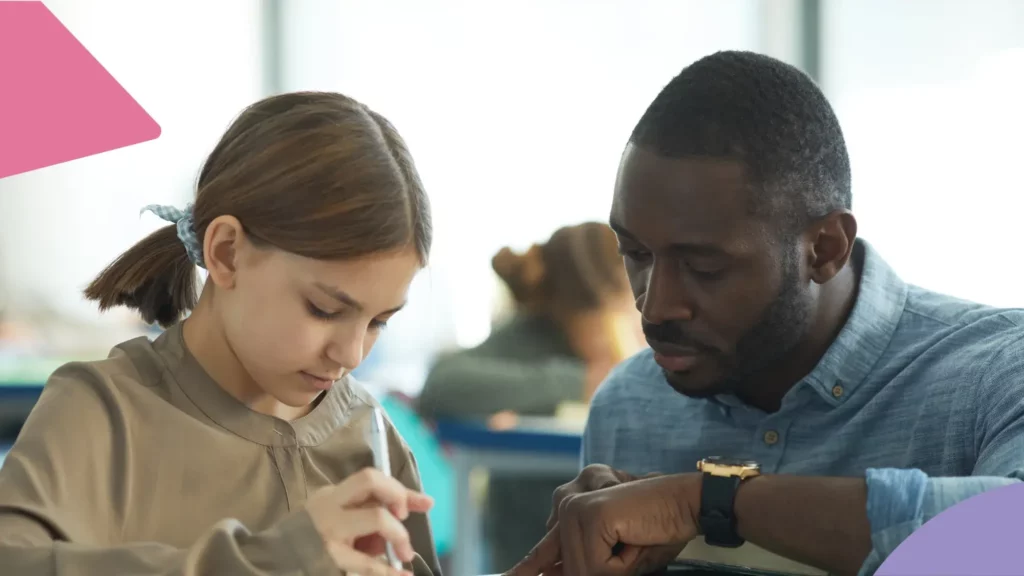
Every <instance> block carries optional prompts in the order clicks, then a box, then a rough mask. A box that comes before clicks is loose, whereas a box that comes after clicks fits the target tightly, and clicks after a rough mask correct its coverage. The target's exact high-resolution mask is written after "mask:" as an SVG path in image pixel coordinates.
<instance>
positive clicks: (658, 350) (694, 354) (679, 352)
mask: <svg viewBox="0 0 1024 576" xmlns="http://www.w3.org/2000/svg"><path fill="white" fill-rule="evenodd" d="M647 343H648V344H650V346H651V349H652V350H654V361H655V362H657V363H658V366H661V367H662V368H664V369H665V370H668V371H669V372H686V371H687V370H691V369H692V368H693V367H694V366H696V365H697V363H698V362H700V360H701V358H702V357H703V356H704V353H703V352H701V351H700V350H698V349H697V348H689V347H685V346H677V345H675V344H668V343H665V342H658V341H655V340H648V341H647Z"/></svg>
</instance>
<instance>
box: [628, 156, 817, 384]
mask: <svg viewBox="0 0 1024 576" xmlns="http://www.w3.org/2000/svg"><path fill="white" fill-rule="evenodd" d="M750 194H751V191H750V187H749V183H748V182H747V179H746V176H745V174H744V170H743V166H742V165H741V164H740V163H738V162H735V161H732V160H726V159H711V158H683V159H674V158H665V157H662V156H658V155H656V154H654V153H652V152H648V151H647V150H644V149H642V148H637V147H634V146H632V145H630V146H629V147H628V148H627V149H626V152H625V154H624V155H623V158H622V163H621V165H620V166H619V174H618V179H617V181H616V186H615V197H614V201H613V204H612V212H611V224H612V227H613V228H614V229H615V232H616V234H617V235H618V239H619V246H620V249H621V250H622V253H623V256H624V259H625V264H626V271H627V272H628V274H629V281H630V284H631V286H632V288H633V294H634V296H635V297H636V299H637V307H638V308H639V309H640V311H641V313H642V314H643V328H644V333H645V335H646V337H647V341H648V343H649V344H650V345H651V347H652V348H653V349H654V352H655V360H656V361H657V362H658V364H659V365H660V366H661V367H662V369H663V370H664V371H665V375H666V378H667V379H668V382H669V384H670V385H671V386H672V387H673V388H674V389H675V390H676V391H678V392H680V393H683V394H686V395H688V396H694V397H706V396H712V395H715V394H722V393H729V392H734V391H736V389H737V387H738V386H740V385H741V384H742V385H743V386H751V385H753V386H756V373H757V372H758V371H759V370H761V369H763V368H765V367H768V366H770V365H772V364H774V363H775V362H776V361H778V360H779V359H780V358H782V357H783V356H784V355H785V354H786V353H787V352H789V351H790V350H792V349H793V347H794V346H795V345H796V344H797V343H798V342H799V341H800V340H801V339H802V338H803V337H804V335H805V334H806V333H807V331H808V328H809V325H810V319H811V309H812V300H811V296H810V291H809V288H808V286H809V280H808V278H807V277H806V276H805V272H804V270H803V266H802V262H801V256H800V253H799V252H798V250H799V248H798V245H797V242H796V239H795V238H794V239H793V240H792V242H789V241H786V242H780V241H779V239H778V236H777V234H776V233H775V232H774V229H773V228H772V227H771V225H770V223H769V222H766V221H765V220H764V219H763V218H758V217H757V216H755V215H753V214H751V212H750V210H749V207H750V200H751V199H750Z"/></svg>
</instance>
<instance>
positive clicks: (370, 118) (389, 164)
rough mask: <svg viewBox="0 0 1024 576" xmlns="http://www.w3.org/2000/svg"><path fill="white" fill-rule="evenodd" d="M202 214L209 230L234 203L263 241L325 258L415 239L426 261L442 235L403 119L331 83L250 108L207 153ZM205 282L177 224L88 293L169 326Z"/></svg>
mask: <svg viewBox="0 0 1024 576" xmlns="http://www.w3.org/2000/svg"><path fill="white" fill-rule="evenodd" d="M192 215H193V219H194V228H195V232H196V236H197V237H198V238H199V241H200V242H202V241H203V238H204V236H205V234H206V228H207V226H209V224H210V222H211V221H213V219H214V218H217V217H218V216H222V215H231V216H234V217H236V218H238V220H239V221H240V222H241V223H242V226H243V227H244V228H245V231H246V233H247V234H248V236H249V238H250V239H251V240H252V241H253V242H254V243H256V244H258V245H267V246H273V247H276V248H279V249H281V250H285V251H287V252H291V253H294V254H298V255H301V256H306V257H309V258H316V259H321V260H340V259H349V258H358V257H362V256H367V255H370V254H374V253H379V252H387V251H391V250H397V249H401V248H404V247H412V248H413V249H415V250H416V251H417V253H418V254H419V256H420V261H421V262H422V263H423V264H424V265H425V264H426V261H427V256H428V254H429V252H430V243H431V237H432V230H431V221H430V205H429V202H428V200H427V195H426V192H425V191H424V189H423V184H422V183H421V182H420V178H419V175H418V174H417V172H416V167H415V165H414V164H413V160H412V156H411V155H410V153H409V150H408V148H407V147H406V145H405V142H404V141H403V140H402V137H401V136H399V134H398V131H397V130H395V128H394V126H392V125H391V123H390V122H388V121H387V120H386V119H385V118H384V117H383V116H381V115H380V114H377V113H376V112H374V111H372V110H370V109H369V108H367V107H366V106H364V105H363V104H360V103H359V102H357V101H355V100H353V99H351V98H349V97H347V96H343V95H341V94H335V93H328V92H297V93H291V94H282V95H279V96H273V97H270V98H266V99H264V100H261V101H259V102H257V103H255V104H253V105H251V106H249V107H248V108H246V109H245V110H244V111H243V112H242V113H241V114H240V115H239V116H238V118H236V119H235V121H234V122H233V123H232V124H231V126H230V127H229V128H228V130H227V132H226V133H225V134H224V136H223V137H222V138H221V140H220V142H219V143H218V144H217V146H216V147H215V148H214V149H213V152H212V153H211V154H210V156H209V158H207V160H206V162H205V163H204V165H203V169H202V171H201V172H200V174H199V180H198V183H197V191H196V199H195V205H194V207H193V212H192ZM197 284H198V282H197V276H196V269H195V266H194V265H193V264H192V262H191V261H190V260H189V258H188V255H187V253H186V252H185V247H184V245H183V244H182V243H181V241H180V240H179V239H178V236H177V229H176V227H175V226H174V225H173V224H172V225H169V226H165V227H163V228H161V229H159V230H157V231H156V232H153V233H152V234H150V235H149V236H148V237H146V238H145V239H143V240H142V241H140V242H139V243H138V244H136V245H135V246H133V247H132V248H130V249H129V250H128V251H127V252H125V253H124V254H122V255H121V256H120V257H118V258H117V259H116V260H114V262H113V263H111V264H110V265H109V266H108V267H107V268H106V269H105V270H104V271H103V272H102V273H100V275H99V276H98V277H97V278H96V279H95V280H93V281H92V283H91V284H90V285H89V287H88V288H86V290H85V296H86V298H88V299H90V300H94V301H97V302H98V303H99V307H100V310H106V309H109V308H112V307H114V306H127V307H129V308H133V309H136V310H138V311H139V312H140V313H141V315H142V318H143V319H144V320H146V321H147V322H150V323H152V322H157V323H159V324H160V325H162V326H169V325H171V324H174V323H175V322H177V321H179V320H180V319H181V317H182V315H183V314H184V313H186V312H187V311H189V310H191V309H193V308H194V307H195V305H196V302H197V300H198V291H197V288H198V287H197Z"/></svg>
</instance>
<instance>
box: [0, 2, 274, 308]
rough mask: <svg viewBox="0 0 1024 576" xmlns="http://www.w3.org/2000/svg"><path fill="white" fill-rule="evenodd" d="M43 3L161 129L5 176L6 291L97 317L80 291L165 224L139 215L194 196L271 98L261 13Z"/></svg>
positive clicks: (16, 303) (1, 186)
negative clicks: (245, 116)
mask: <svg viewBox="0 0 1024 576" xmlns="http://www.w3.org/2000/svg"><path fill="white" fill-rule="evenodd" d="M45 5H46V6H47V7H48V8H49V9H50V11H51V12H53V13H54V15H56V16H57V18H58V19H59V20H60V21H61V22H62V23H63V24H64V26H65V27H67V28H68V29H69V30H71V32H72V33H73V34H74V35H75V37H77V38H78V40H79V41H80V42H81V43H82V44H83V45H84V46H85V47H86V48H87V49H88V50H89V51H90V52H91V53H92V54H93V56H95V57H96V59H97V60H99V62H100V63H101V64H102V65H103V66H104V67H106V69H107V70H108V71H109V72H110V73H111V74H112V75H113V76H114V78H116V79H117V80H118V81H119V82H120V83H121V84H122V85H123V86H124V87H125V89H126V90H127V91H128V93H129V94H131V95H132V96H133V97H134V98H135V99H136V100H138V102H139V103H140V104H141V105H142V107H143V108H144V109H145V110H146V111H147V112H149V114H150V115H151V116H153V118H154V119H155V120H156V121H157V123H159V124H160V126H161V128H162V129H163V133H162V135H161V136H160V138H158V139H157V140H154V141H152V142H147V143H144V144H140V145H137V146H131V147H128V148H124V149H121V150H115V151H112V152H108V153H105V154H100V155H98V156H93V157H89V158H83V159H80V160H75V161H73V162H69V163H65V164H63V165H60V166H54V167H51V168H46V169H43V170H37V171H34V172H29V173H26V174H21V175H18V176H13V177H10V178H5V179H3V180H0V286H3V291H4V292H5V293H6V294H7V299H8V301H9V303H10V305H11V306H12V307H21V308H31V307H34V306H35V305H37V304H41V305H45V306H52V307H54V308H56V310H57V311H59V312H60V313H63V314H68V315H71V316H72V317H75V318H79V319H85V320H96V319H99V318H100V317H99V316H98V315H97V313H96V311H95V307H94V306H93V305H92V304H89V303H86V302H85V301H84V300H83V299H82V298H81V296H80V293H81V289H82V288H83V287H84V286H85V285H86V284H87V283H88V282H89V281H90V280H91V279H92V278H93V277H94V276H95V275H96V274H97V273H98V272H99V271H100V270H101V269H102V268H103V267H104V266H105V265H106V264H107V263H109V262H110V261H111V260H112V259H114V258H115V257H116V256H117V255H118V254H120V253H121V252H122V251H123V250H124V249H126V248H128V247H129V246H130V245H131V244H132V243H134V242H135V241H137V240H138V239H139V238H141V237H142V236H144V235H145V234H147V233H149V232H150V231H152V230H153V229H155V228H156V227H157V226H159V225H160V221H159V220H157V219H156V218H155V217H153V216H152V215H147V216H146V217H144V218H141V219H140V217H139V210H140V209H141V208H142V207H143V206H145V205H147V204H151V203H177V204H183V203H184V202H186V201H187V199H188V198H190V197H191V195H192V194H193V193H194V189H193V183H194V181H195V178H196V176H197V175H198V173H199V167H200V163H201V162H202V160H203V159H204V157H205V155H206V153H207V152H208V151H209V150H210V149H212V148H213V146H214V144H215V143H216V141H217V138H218V137H219V136H220V134H221V133H222V132H223V131H224V129H225V128H226V127H227V125H228V123H229V122H230V121H231V120H232V118H233V117H234V115H235V114H237V113H238V112H239V111H240V110H241V108H242V107H243V106H245V105H247V104H249V103H250V102H252V101H254V100H256V99H258V98H259V97H260V96H261V95H262V94H261V90H262V69H261V66H262V62H261V60H260V54H261V31H262V28H261V25H260V21H259V11H260V8H259V2H255V1H252V0H216V1H207V0H176V1H174V2H148V1H147V2H139V1H137V0H47V1H46V2H45ZM68 97H69V98H70V97H73V95H72V94H69V95H68ZM103 319H104V320H106V319H107V318H103Z"/></svg>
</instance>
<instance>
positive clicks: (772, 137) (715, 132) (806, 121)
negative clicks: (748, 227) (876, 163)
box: [630, 51, 852, 228]
mask: <svg viewBox="0 0 1024 576" xmlns="http://www.w3.org/2000/svg"><path fill="white" fill-rule="evenodd" d="M630 142H631V143H633V144H634V145H637V146H639V147H641V148H644V149H646V150H649V151H651V152H654V153H656V154H660V155H663V156H667V157H670V158H682V157H690V156H707V157H718V158H732V159H735V160H738V161H740V162H742V163H743V164H744V165H745V166H746V168H747V170H748V175H749V177H750V178H751V183H752V184H753V185H754V186H755V192H756V193H755V198H754V205H753V206H752V208H753V209H754V210H755V212H757V213H760V214H765V215H768V216H770V217H771V218H773V222H778V223H779V224H781V225H782V226H785V227H786V228H790V227H794V226H803V225H805V224H806V223H807V222H809V221H810V220H812V219H814V218H818V217H821V216H824V215H825V214H828V213H829V212H832V211H834V210H837V209H842V208H846V209H849V208H850V207H851V203H852V197H851V191H850V158H849V156H848V154H847V151H846V143H845V141H844V140H843V132H842V130H841V129H840V128H839V120H838V119H837V118H836V115H835V113H834V112H833V111H832V106H830V105H829V103H828V100H827V99H826V98H825V95H824V94H823V93H822V92H821V90H820V89H819V88H818V87H817V85H815V83H814V81H813V80H811V79H810V78H809V77H808V76H807V75H806V74H804V73H803V72H801V71H800V70H798V69H796V68H794V67H793V66H790V65H789V64H785V63H783V62H780V61H778V60H776V59H774V58H770V57H768V56H764V55H761V54H755V53H752V52H734V51H729V52H718V53H715V54H712V55H710V56H707V57H704V58H702V59H700V60H698V61H697V62H694V63H693V64H691V65H689V66H687V67H686V68H684V69H683V71H682V72H680V73H679V75H678V76H676V77H675V78H673V79H672V81H671V82H669V84H668V85H667V86H665V88H664V89H662V91H661V93H660V94H658V97H657V98H655V100H654V102H652V103H651V105H650V107H648V108H647V112H645V113H644V115H643V117H642V118H641V119H640V122H639V123H638V124H637V126H636V128H635V129H634V130H633V134H632V136H631V137H630ZM778 217H781V219H776V218H778Z"/></svg>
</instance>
